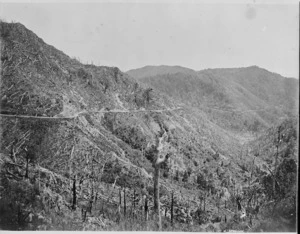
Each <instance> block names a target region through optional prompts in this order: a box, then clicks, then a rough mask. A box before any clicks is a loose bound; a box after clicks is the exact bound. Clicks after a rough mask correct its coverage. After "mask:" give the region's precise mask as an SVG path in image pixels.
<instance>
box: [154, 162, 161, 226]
mask: <svg viewBox="0 0 300 234" xmlns="http://www.w3.org/2000/svg"><path fill="white" fill-rule="evenodd" d="M159 174H160V165H155V172H154V213H155V215H156V219H157V225H158V230H159V231H161V215H160V201H159Z"/></svg>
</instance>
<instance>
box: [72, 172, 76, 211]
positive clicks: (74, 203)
mask: <svg viewBox="0 0 300 234" xmlns="http://www.w3.org/2000/svg"><path fill="white" fill-rule="evenodd" d="M72 192H73V201H72V210H76V176H75V175H74V178H73V187H72Z"/></svg>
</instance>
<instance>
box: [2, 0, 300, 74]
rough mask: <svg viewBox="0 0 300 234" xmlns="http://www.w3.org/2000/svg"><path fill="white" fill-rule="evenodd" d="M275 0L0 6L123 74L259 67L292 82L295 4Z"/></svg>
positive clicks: (72, 51)
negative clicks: (161, 68) (159, 68)
mask: <svg viewBox="0 0 300 234" xmlns="http://www.w3.org/2000/svg"><path fill="white" fill-rule="evenodd" d="M0 1H1V0H0ZM281 2H282V3H284V4H282V5H279V4H261V2H260V3H257V1H255V0H253V1H251V2H250V1H242V3H243V4H241V3H240V4H235V3H226V4H225V2H223V3H222V2H221V3H218V4H207V3H206V4H205V3H203V2H200V1H188V2H185V3H182V2H179V1H177V2H170V1H169V2H166V1H165V2H163V3H158V2H156V3H151V2H148V3H145V2H140V1H134V2H131V3H128V2H127V3H121V2H110V3H109V2H94V3H91V2H90V3H80V2H79V3H66V2H65V3H58V2H56V3H55V2H52V3H51V2H48V3H3V2H2V3H0V17H1V18H2V19H4V20H6V21H11V20H13V21H16V22H20V23H22V24H24V25H25V26H26V27H27V28H29V29H30V30H32V31H33V32H35V33H36V34H37V35H38V36H39V37H41V38H42V39H43V40H44V41H45V42H46V43H48V44H51V45H53V46H55V47H56V48H58V49H60V50H62V51H64V52H65V53H66V54H68V55H69V56H71V57H73V56H75V57H79V58H80V59H81V60H82V61H83V62H91V61H93V63H94V64H96V65H107V66H117V67H119V68H120V69H121V70H122V71H127V70H129V69H133V68H139V67H142V66H146V65H180V66H184V67H189V68H192V69H195V70H201V69H204V68H223V67H245V66H251V65H258V66H260V67H263V68H266V69H268V70H270V71H272V72H276V73H279V74H281V75H283V76H287V77H295V78H298V64H299V58H298V56H299V45H298V43H299V25H298V23H299V5H298V3H296V4H295V2H294V4H287V3H285V2H284V1H281Z"/></svg>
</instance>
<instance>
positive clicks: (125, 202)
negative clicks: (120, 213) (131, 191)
mask: <svg viewBox="0 0 300 234" xmlns="http://www.w3.org/2000/svg"><path fill="white" fill-rule="evenodd" d="M124 216H126V188H125V187H124Z"/></svg>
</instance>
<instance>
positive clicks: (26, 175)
mask: <svg viewBox="0 0 300 234" xmlns="http://www.w3.org/2000/svg"><path fill="white" fill-rule="evenodd" d="M28 161H29V159H28V157H26V172H25V178H28Z"/></svg>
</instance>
